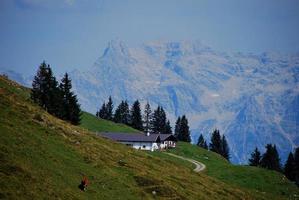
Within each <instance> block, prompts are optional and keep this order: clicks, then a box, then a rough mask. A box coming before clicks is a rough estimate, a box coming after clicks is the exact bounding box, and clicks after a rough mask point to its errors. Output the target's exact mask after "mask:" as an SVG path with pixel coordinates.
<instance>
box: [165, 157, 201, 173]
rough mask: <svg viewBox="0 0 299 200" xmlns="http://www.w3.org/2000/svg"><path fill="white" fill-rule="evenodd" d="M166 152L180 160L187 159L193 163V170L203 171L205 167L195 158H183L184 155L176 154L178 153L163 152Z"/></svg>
mask: <svg viewBox="0 0 299 200" xmlns="http://www.w3.org/2000/svg"><path fill="white" fill-rule="evenodd" d="M165 153H166V154H168V155H170V156H173V157H176V158H180V159H182V160H186V161H189V162H191V163H193V164H194V165H195V166H196V167H195V169H194V170H193V171H195V172H201V171H203V170H204V169H205V168H206V165H205V164H203V163H201V162H198V161H196V160H193V159H190V158H185V157H182V156H178V155H175V154H172V153H168V152H165Z"/></svg>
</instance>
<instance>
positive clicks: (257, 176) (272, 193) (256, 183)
mask: <svg viewBox="0 0 299 200" xmlns="http://www.w3.org/2000/svg"><path fill="white" fill-rule="evenodd" d="M170 152H172V153H175V154H177V155H181V156H185V157H188V158H192V159H194V160H198V161H200V162H202V163H204V164H205V165H206V166H207V168H206V170H205V172H204V173H205V174H207V175H209V176H211V177H214V178H217V179H218V180H221V181H223V182H225V183H228V184H230V185H236V186H239V187H241V188H246V189H248V190H250V191H251V192H252V194H253V195H261V196H264V197H265V198H266V197H267V198H269V199H270V198H271V199H283V198H286V199H296V196H297V195H298V197H297V198H299V190H298V188H297V187H296V186H295V184H293V183H291V182H289V181H288V180H287V179H286V178H285V176H284V175H283V174H281V173H278V172H276V171H270V170H266V169H262V168H257V167H251V166H238V165H232V164H230V163H228V162H227V161H226V160H225V159H224V158H222V157H221V156H219V155H218V154H216V153H213V152H210V151H207V150H205V149H202V148H199V147H197V146H195V145H190V144H188V143H183V142H180V143H178V146H177V148H176V149H172V150H170Z"/></svg>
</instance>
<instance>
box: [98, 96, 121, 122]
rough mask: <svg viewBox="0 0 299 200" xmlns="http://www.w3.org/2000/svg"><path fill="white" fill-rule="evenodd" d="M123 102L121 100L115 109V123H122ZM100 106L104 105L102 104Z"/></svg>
mask: <svg viewBox="0 0 299 200" xmlns="http://www.w3.org/2000/svg"><path fill="white" fill-rule="evenodd" d="M123 104H124V101H121V103H120V104H119V105H118V106H117V108H116V109H115V112H114V118H113V121H114V122H116V123H122V121H123V120H122V107H123ZM102 107H105V105H104V104H103V106H102ZM101 110H102V109H101Z"/></svg>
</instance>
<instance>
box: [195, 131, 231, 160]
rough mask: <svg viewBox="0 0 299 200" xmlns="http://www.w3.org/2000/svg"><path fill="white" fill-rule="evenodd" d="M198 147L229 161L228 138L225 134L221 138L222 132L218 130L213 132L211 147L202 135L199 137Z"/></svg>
mask: <svg viewBox="0 0 299 200" xmlns="http://www.w3.org/2000/svg"><path fill="white" fill-rule="evenodd" d="M196 145H197V146H199V147H201V148H204V149H207V150H210V151H213V152H215V153H218V154H220V155H221V156H222V157H224V158H225V159H226V160H228V161H229V158H230V155H229V146H228V143H227V141H226V137H225V135H224V134H223V135H222V136H221V135H220V131H219V130H218V129H215V130H214V131H213V133H212V136H211V142H210V143H209V145H208V144H207V141H206V140H205V139H204V137H203V135H202V134H200V136H199V137H198V140H197V144H196Z"/></svg>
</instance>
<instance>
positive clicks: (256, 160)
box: [248, 147, 261, 166]
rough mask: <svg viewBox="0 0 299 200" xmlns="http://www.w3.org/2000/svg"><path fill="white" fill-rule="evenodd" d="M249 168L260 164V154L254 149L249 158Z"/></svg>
mask: <svg viewBox="0 0 299 200" xmlns="http://www.w3.org/2000/svg"><path fill="white" fill-rule="evenodd" d="M248 161H249V165H250V166H260V164H261V152H260V151H259V150H258V148H257V147H255V149H254V151H253V152H252V153H251V158H249V160H248Z"/></svg>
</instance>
